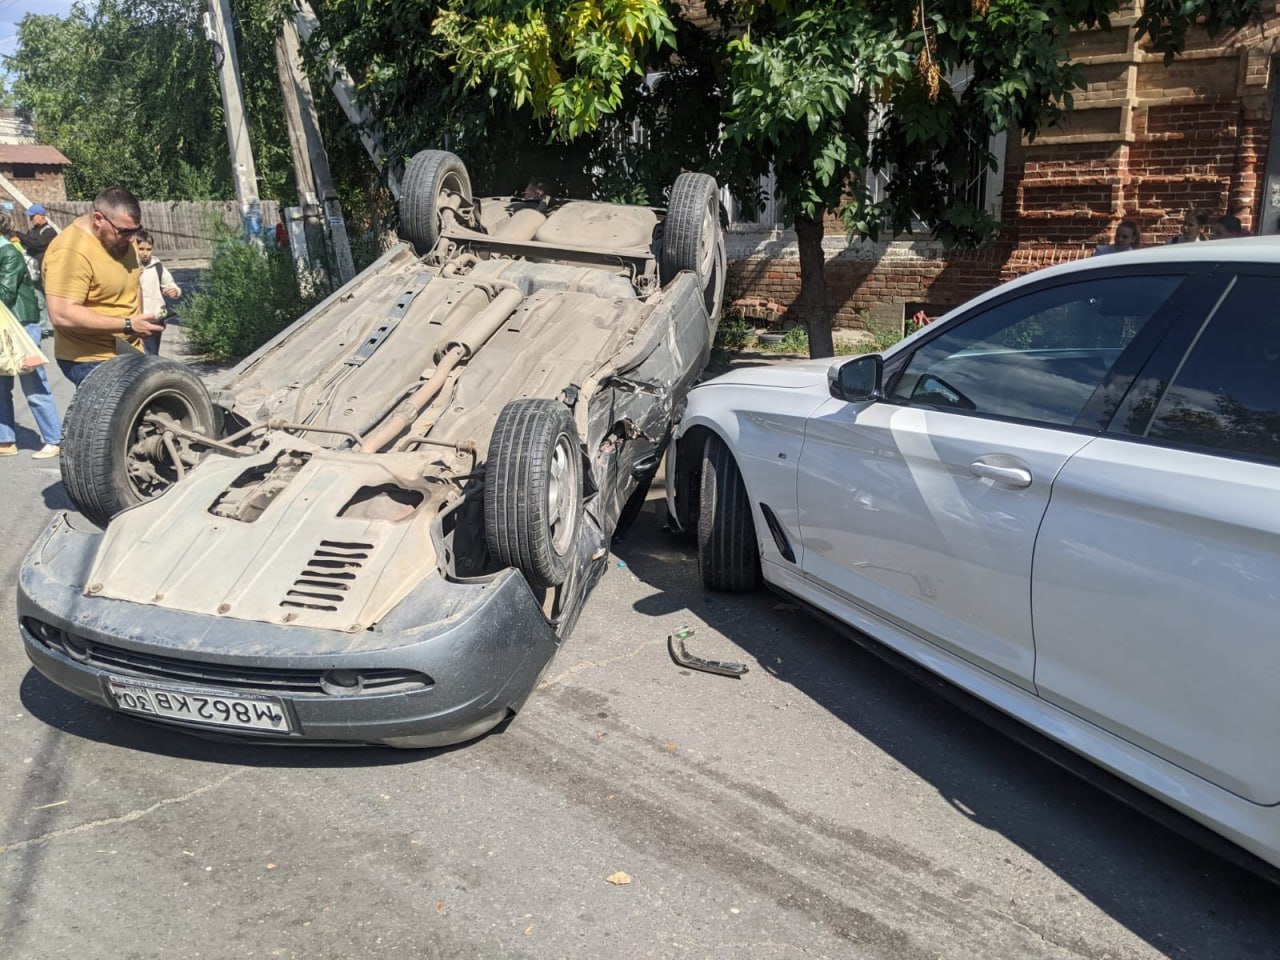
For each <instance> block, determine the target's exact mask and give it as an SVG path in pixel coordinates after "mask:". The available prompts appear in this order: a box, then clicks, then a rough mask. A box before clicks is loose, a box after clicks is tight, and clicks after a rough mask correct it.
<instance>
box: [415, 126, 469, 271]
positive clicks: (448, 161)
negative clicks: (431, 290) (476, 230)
mask: <svg viewBox="0 0 1280 960" xmlns="http://www.w3.org/2000/svg"><path fill="white" fill-rule="evenodd" d="M446 216H453V217H456V218H457V219H458V220H460V221H462V222H464V223H467V224H474V219H475V202H474V200H473V199H472V196H471V178H470V177H469V176H468V175H467V168H466V166H465V165H464V164H463V162H462V161H461V160H460V159H458V157H457V156H455V155H454V154H452V153H449V152H448V151H447V150H422V151H420V152H418V153H415V154H414V155H413V159H412V160H410V161H409V165H408V167H406V168H405V173H404V179H403V180H402V181H401V186H400V236H401V237H402V238H403V239H405V240H408V241H409V242H410V243H411V244H413V248H414V249H415V250H417V251H418V253H419V254H421V255H423V256H426V255H427V254H428V253H430V252H431V250H432V249H433V248H434V247H435V245H436V241H437V240H439V239H440V228H441V226H442V225H443V223H444V219H443V218H444V217H446Z"/></svg>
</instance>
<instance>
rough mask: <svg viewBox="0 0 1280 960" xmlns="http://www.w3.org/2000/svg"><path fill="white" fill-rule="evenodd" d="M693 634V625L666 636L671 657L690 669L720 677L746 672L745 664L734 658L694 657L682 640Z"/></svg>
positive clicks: (737, 675)
mask: <svg viewBox="0 0 1280 960" xmlns="http://www.w3.org/2000/svg"><path fill="white" fill-rule="evenodd" d="M692 636H693V627H681V628H680V629H679V630H677V631H676V632H675V633H673V634H671V635H669V636H668V637H667V651H668V652H669V653H670V654H671V659H672V660H674V661H675V662H676V663H677V664H678V665H680V666H682V667H688V668H689V669H690V670H701V671H702V672H703V673H716V674H719V675H720V676H722V677H740V676H742V675H743V674H744V673H746V672H747V665H746V664H745V663H739V662H737V661H736V660H707V659H705V658H703V657H695V656H694V655H693V654H691V653H690V652H689V651H688V650H686V649H685V646H684V642H685V640H687V639H689V637H692Z"/></svg>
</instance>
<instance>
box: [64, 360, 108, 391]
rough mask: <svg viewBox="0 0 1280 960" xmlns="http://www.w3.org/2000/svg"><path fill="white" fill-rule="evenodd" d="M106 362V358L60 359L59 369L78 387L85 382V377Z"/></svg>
mask: <svg viewBox="0 0 1280 960" xmlns="http://www.w3.org/2000/svg"><path fill="white" fill-rule="evenodd" d="M106 362H107V361H105V360H83V361H77V360H59V361H58V369H59V370H61V371H62V375H63V376H64V377H66V378H67V379H68V380H70V381H71V382H72V383H74V384H75V385H76V386H77V387H78V386H80V384H82V383H84V378H85V377H87V376H88V375H89V374H91V373H93V371H94V370H95V369H97V368H98V367H100V366H102V364H104V363H106Z"/></svg>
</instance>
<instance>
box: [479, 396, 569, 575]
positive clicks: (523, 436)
mask: <svg viewBox="0 0 1280 960" xmlns="http://www.w3.org/2000/svg"><path fill="white" fill-rule="evenodd" d="M582 502H583V492H582V454H581V443H580V441H579V440H578V431H577V428H576V427H574V425H573V418H572V417H571V416H570V415H569V411H568V409H567V408H566V407H565V406H564V404H562V403H559V402H557V401H555V400H535V399H525V400H513V401H511V402H510V403H508V404H507V405H506V406H505V407H503V408H502V412H501V413H500V414H499V415H498V422H497V424H496V425H495V427H494V430H493V437H492V439H491V440H490V441H489V459H488V462H487V464H486V466H485V480H484V519H485V537H486V539H487V540H488V543H489V552H490V553H491V554H492V555H493V557H494V559H495V560H497V561H498V562H499V563H500V564H502V565H503V566H509V567H515V568H516V569H518V570H519V571H520V572H521V573H523V574H524V576H525V579H527V580H528V581H529V584H530V585H531V586H533V587H534V588H536V589H547V588H550V587H555V586H559V585H560V584H561V583H564V581H565V580H566V579H567V578H568V576H569V571H570V565H571V563H572V559H573V552H574V547H575V544H576V541H577V538H578V524H579V522H580V520H581V518H582Z"/></svg>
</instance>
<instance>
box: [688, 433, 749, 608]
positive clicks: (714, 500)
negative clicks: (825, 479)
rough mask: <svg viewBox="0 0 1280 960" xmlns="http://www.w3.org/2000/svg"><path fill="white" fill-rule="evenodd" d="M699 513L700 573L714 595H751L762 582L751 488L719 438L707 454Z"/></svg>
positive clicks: (704, 455)
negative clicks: (716, 592) (730, 592)
mask: <svg viewBox="0 0 1280 960" xmlns="http://www.w3.org/2000/svg"><path fill="white" fill-rule="evenodd" d="M700 499H701V502H700V505H699V509H698V569H699V571H701V573H702V582H703V583H704V584H705V585H706V586H707V588H708V589H711V590H751V589H753V588H755V586H756V585H757V584H758V583H759V581H760V551H759V547H758V546H757V544H756V533H755V524H754V523H753V522H752V520H751V504H750V502H749V501H748V500H747V488H746V486H745V484H743V482H742V473H741V472H740V471H739V470H738V464H737V463H736V462H735V461H734V459H733V454H732V453H730V452H729V448H728V447H727V446H725V442H724V441H723V440H722V439H720V437H719V436H717V435H715V434H712V435H711V436H710V437H708V438H707V444H706V447H704V448H703V453H702V497H701V498H700Z"/></svg>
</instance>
